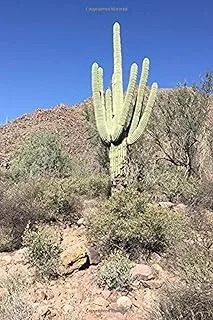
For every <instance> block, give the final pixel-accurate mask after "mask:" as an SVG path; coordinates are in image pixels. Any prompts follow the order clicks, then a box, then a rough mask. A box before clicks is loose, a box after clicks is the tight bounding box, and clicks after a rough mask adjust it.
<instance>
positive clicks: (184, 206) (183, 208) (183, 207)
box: [174, 203, 187, 213]
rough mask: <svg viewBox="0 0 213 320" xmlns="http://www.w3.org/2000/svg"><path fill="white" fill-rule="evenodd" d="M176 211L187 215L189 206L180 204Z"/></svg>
mask: <svg viewBox="0 0 213 320" xmlns="http://www.w3.org/2000/svg"><path fill="white" fill-rule="evenodd" d="M174 210H175V211H177V212H180V213H185V212H186V210H187V206H186V205H185V204H183V203H178V204H177V205H176V206H175V207H174Z"/></svg>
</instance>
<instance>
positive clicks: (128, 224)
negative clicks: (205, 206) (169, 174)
mask: <svg viewBox="0 0 213 320" xmlns="http://www.w3.org/2000/svg"><path fill="white" fill-rule="evenodd" d="M147 200H148V198H147V196H145V197H143V194H140V193H139V192H137V191H136V190H134V189H132V190H131V189H130V190H128V189H127V190H124V191H122V192H120V193H117V194H115V195H114V196H113V197H111V198H110V199H109V200H108V201H105V202H104V203H103V204H102V205H101V206H100V208H98V209H97V210H96V211H95V212H93V214H92V215H91V216H90V217H89V219H88V237H89V240H90V241H91V242H92V243H94V245H96V246H97V247H98V248H99V250H100V251H101V252H102V253H103V254H108V253H109V252H112V251H113V250H115V249H120V250H123V251H126V252H128V253H130V254H131V255H132V256H136V257H137V256H138V255H139V254H140V253H144V252H146V253H147V252H163V251H165V250H167V248H170V247H172V246H173V245H175V243H176V242H179V241H181V240H182V239H183V238H184V237H185V235H186V233H187V232H188V228H187V226H188V220H187V219H186V217H185V216H184V214H182V213H175V214H174V212H173V211H172V210H169V209H163V208H161V207H158V206H156V205H151V204H148V203H147Z"/></svg>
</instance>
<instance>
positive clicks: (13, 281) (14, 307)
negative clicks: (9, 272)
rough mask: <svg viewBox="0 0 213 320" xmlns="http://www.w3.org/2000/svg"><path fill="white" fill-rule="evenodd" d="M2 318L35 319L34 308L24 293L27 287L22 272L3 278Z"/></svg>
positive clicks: (0, 309) (1, 284) (1, 285)
mask: <svg viewBox="0 0 213 320" xmlns="http://www.w3.org/2000/svg"><path fill="white" fill-rule="evenodd" d="M0 288H1V289H2V290H3V294H2V295H1V303H0V319H1V320H33V313H34V308H33V306H32V304H30V302H28V301H27V298H26V297H25V295H24V291H25V290H26V287H25V285H24V283H23V282H22V278H21V275H20V274H17V275H14V276H7V279H4V280H1V282H0Z"/></svg>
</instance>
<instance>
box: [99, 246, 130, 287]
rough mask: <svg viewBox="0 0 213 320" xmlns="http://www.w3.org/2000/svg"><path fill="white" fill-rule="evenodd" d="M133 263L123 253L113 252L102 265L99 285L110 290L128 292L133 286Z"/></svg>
mask: <svg viewBox="0 0 213 320" xmlns="http://www.w3.org/2000/svg"><path fill="white" fill-rule="evenodd" d="M130 270H131V261H130V260H129V258H128V257H127V256H126V255H124V254H123V253H122V252H119V251H115V252H112V253H111V254H110V255H109V256H108V257H107V258H106V259H105V260H104V261H103V262H102V264H101V266H100V269H99V278H98V284H99V285H100V286H103V287H105V286H106V287H107V288H108V289H117V290H120V291H122V290H126V289H129V288H130V285H131V276H130Z"/></svg>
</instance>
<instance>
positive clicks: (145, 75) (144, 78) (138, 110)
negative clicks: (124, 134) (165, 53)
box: [129, 58, 149, 135]
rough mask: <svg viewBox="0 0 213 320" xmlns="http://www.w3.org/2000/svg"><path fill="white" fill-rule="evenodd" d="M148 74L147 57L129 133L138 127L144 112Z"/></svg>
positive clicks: (143, 66) (144, 61)
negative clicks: (143, 105)
mask: <svg viewBox="0 0 213 320" xmlns="http://www.w3.org/2000/svg"><path fill="white" fill-rule="evenodd" d="M148 74H149V59H148V58H145V59H144V60H143V64H142V71H141V78H140V82H139V87H138V93H137V101H136V107H135V111H134V116H133V119H132V123H131V127H130V130H129V134H130V135H131V134H132V133H133V132H134V131H135V129H136V128H137V125H138V123H139V120H140V116H141V112H142V104H143V99H144V93H145V88H146V83H147V79H148Z"/></svg>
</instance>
